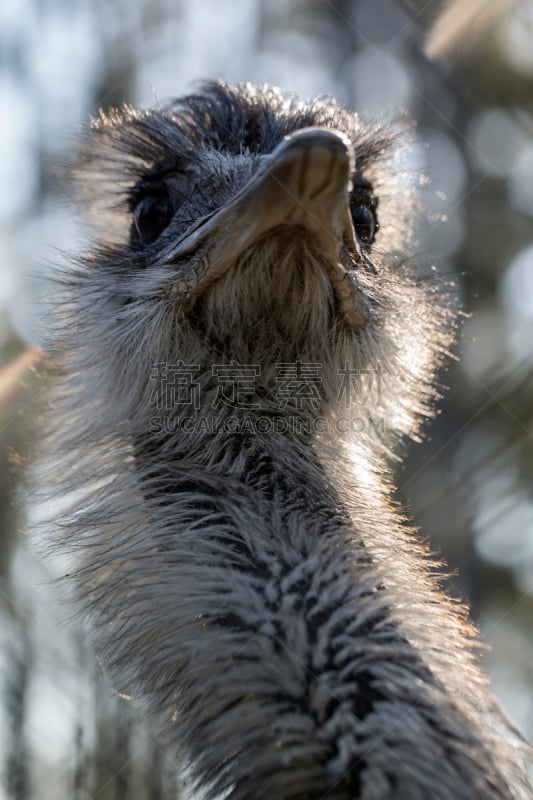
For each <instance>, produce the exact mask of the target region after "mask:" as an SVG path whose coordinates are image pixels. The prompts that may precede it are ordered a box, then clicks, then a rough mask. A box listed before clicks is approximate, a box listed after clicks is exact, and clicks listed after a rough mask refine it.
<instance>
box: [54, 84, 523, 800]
mask: <svg viewBox="0 0 533 800" xmlns="http://www.w3.org/2000/svg"><path fill="white" fill-rule="evenodd" d="M396 149H397V144H396V142H395V137H394V135H392V134H391V133H390V132H389V131H388V130H387V129H386V128H382V127H378V126H373V125H368V124H365V123H363V122H362V121H361V119H360V118H359V117H358V116H357V114H354V113H351V112H349V111H347V110H345V109H343V108H341V107H340V106H339V105H337V104H336V103H335V102H334V101H326V100H322V99H319V100H316V101H313V102H310V103H305V102H303V101H302V100H301V99H300V98H298V97H297V96H293V95H290V96H288V95H283V94H281V93H280V92H278V91H277V90H274V89H269V88H265V87H263V88H258V87H254V86H251V85H241V86H236V87H231V86H227V85H225V84H223V83H209V84H205V85H203V86H202V88H201V89H199V90H198V91H197V92H196V93H194V94H191V95H189V96H186V97H184V98H182V99H178V100H176V101H174V102H172V103H170V104H169V105H168V106H166V107H163V108H156V109H155V110H134V109H132V108H129V107H127V108H125V109H123V110H122V111H120V112H119V111H112V112H109V113H107V114H105V113H101V114H100V115H99V117H97V118H96V119H94V120H93V121H92V123H91V125H90V127H89V128H88V130H87V132H86V135H85V137H84V139H83V144H82V147H81V156H80V161H79V166H78V178H79V181H78V183H79V187H80V190H81V200H82V202H83V203H84V204H85V206H87V207H88V208H89V209H90V212H91V214H92V219H93V221H94V245H93V246H92V248H91V251H90V252H89V253H88V254H86V255H85V256H83V257H81V258H79V259H78V261H77V263H76V265H75V266H74V267H73V268H72V269H70V270H69V271H65V273H64V274H63V277H62V279H61V286H62V291H61V293H60V295H59V299H58V304H57V305H58V325H59V330H58V334H57V340H56V342H55V345H54V347H55V352H56V353H57V354H58V361H59V365H60V374H61V376H62V377H61V379H60V387H61V388H60V392H59V397H58V398H57V401H56V403H55V406H54V408H55V414H56V426H55V428H56V432H55V436H56V441H55V450H56V454H57V457H56V464H55V468H54V469H53V471H52V472H50V473H49V477H50V479H51V481H52V484H53V487H54V491H55V492H56V493H59V494H60V496H61V497H62V498H63V506H64V505H65V503H66V498H68V497H71V498H72V506H71V508H70V509H68V510H65V511H64V512H63V513H62V517H61V524H60V525H59V526H58V532H57V534H56V536H55V544H54V547H57V548H59V549H61V550H62V551H64V552H67V551H69V552H70V553H71V555H72V559H73V564H74V566H73V569H72V570H71V571H70V573H69V578H70V580H71V581H73V582H74V585H75V587H76V590H77V592H78V594H79V596H80V598H81V601H82V603H83V607H84V608H85V609H86V611H87V617H88V619H89V622H90V625H91V630H92V635H93V639H94V642H95V646H96V648H97V650H98V653H99V655H100V658H101V659H102V661H103V663H104V665H105V667H106V669H107V670H108V672H109V674H110V675H111V676H112V679H113V681H114V682H115V683H116V685H117V687H119V688H120V689H121V690H122V691H124V692H127V693H128V694H130V695H133V696H135V697H137V698H139V699H140V700H141V702H143V703H144V708H145V709H146V713H147V714H149V715H151V716H152V717H153V718H154V719H156V720H157V722H158V725H159V728H160V731H161V735H162V736H163V737H164V739H165V741H166V743H167V745H168V746H169V747H171V748H172V749H173V751H174V752H175V753H176V760H177V764H178V765H179V766H180V768H182V769H183V770H184V772H185V773H186V774H187V776H188V780H189V782H190V786H191V791H193V792H198V793H199V795H200V796H202V797H206V798H222V797H225V798H230V800H267V799H268V800H272V798H277V800H313V799H314V800H318V798H323V797H327V798H328V800H355V798H361V799H362V800H392V799H393V798H394V799H395V800H423V799H425V800H429V798H432V800H452V798H453V800H461V799H464V800H495V798H500V799H503V798H505V799H506V800H510V799H511V798H517V797H527V796H529V790H528V785H529V784H528V782H527V777H526V772H525V768H524V766H523V764H522V762H523V756H524V755H525V750H524V749H523V746H522V744H521V743H520V741H519V739H518V737H516V736H515V734H514V733H513V731H512V730H511V727H510V725H509V724H508V723H507V722H506V720H505V719H504V717H503V716H502V715H501V713H500V712H499V710H498V707H497V704H496V701H495V700H494V699H493V698H492V696H491V695H490V693H489V692H488V690H487V689H486V679H485V677H484V676H483V674H482V672H481V670H480V669H479V667H478V666H477V663H476V659H475V657H474V655H473V648H474V647H475V632H474V630H473V628H472V627H471V626H470V624H469V623H468V621H467V620H466V618H465V613H464V611H463V610H462V609H461V608H460V607H458V606H457V605H456V604H455V603H454V602H452V601H451V600H450V599H448V598H447V597H446V595H445V593H444V592H443V591H442V590H441V588H440V587H439V585H438V580H437V577H436V571H437V568H436V566H435V564H433V563H432V562H431V561H430V560H429V559H428V556H427V553H426V550H425V549H424V546H423V545H422V544H420V543H419V541H418V539H417V537H416V535H415V534H414V533H413V532H412V531H411V530H410V529H409V528H408V527H407V525H406V523H405V520H404V519H403V518H402V515H401V513H400V512H399V510H398V509H397V508H396V507H395V505H394V503H393V502H392V500H391V492H392V484H391V469H390V463H391V457H392V455H393V453H394V450H395V447H396V445H397V443H398V440H399V439H400V438H401V437H405V436H416V435H417V431H418V430H419V427H420V424H421V423H422V422H423V421H424V419H425V418H427V417H428V416H430V415H431V413H432V409H433V406H434V401H435V388H434V373H435V369H436V367H437V366H438V365H439V364H440V363H441V362H442V359H443V357H445V354H446V351H447V348H448V346H449V343H450V328H451V321H450V320H449V318H448V312H447V311H446V310H445V309H444V305H445V304H444V303H443V301H442V297H441V292H440V290H438V289H437V288H435V285H434V284H433V283H431V282H428V281H427V280H418V279H417V278H416V276H414V275H413V274H411V271H410V268H409V264H408V263H407V261H406V258H405V253H406V248H408V240H409V236H410V232H411V228H412V223H411V216H410V215H411V214H412V198H411V193H412V188H411V187H410V186H409V184H408V183H406V181H405V180H404V176H403V175H402V174H401V168H400V166H399V165H398V164H397V163H396V161H395V153H396Z"/></svg>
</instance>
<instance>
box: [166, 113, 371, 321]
mask: <svg viewBox="0 0 533 800" xmlns="http://www.w3.org/2000/svg"><path fill="white" fill-rule="evenodd" d="M350 153H351V148H350V143H349V140H348V139H347V138H346V137H345V136H344V135H343V134H341V133H339V132H337V131H333V130H329V129H325V128H305V129H303V130H300V131H297V132H295V133H293V134H291V135H290V136H287V137H286V138H285V139H284V140H283V141H282V142H281V144H279V145H278V147H276V149H275V150H274V151H273V153H272V155H271V156H270V157H269V158H268V160H267V161H266V162H265V163H264V164H263V165H262V166H261V168H260V169H259V170H258V171H257V172H256V173H255V175H254V176H253V177H252V178H251V179H250V181H249V182H248V183H247V184H246V186H245V187H244V188H243V189H242V190H241V191H240V192H239V193H238V194H237V195H236V196H235V197H234V199H233V200H232V201H231V202H230V203H228V204H227V205H226V206H224V207H223V208H221V209H219V210H218V211H215V212H214V213H213V214H211V215H209V216H208V217H204V218H202V219H201V220H199V221H198V223H197V224H196V226H195V227H194V228H193V229H192V230H191V229H189V230H188V231H187V233H186V234H185V235H184V236H183V237H182V238H180V239H179V240H178V241H176V242H175V243H174V244H173V245H171V247H170V248H169V249H168V251H167V253H166V254H165V262H166V263H168V264H169V265H176V264H177V263H178V262H179V261H180V260H181V259H182V258H187V257H190V256H191V255H192V254H193V253H197V254H198V255H199V256H200V257H201V263H202V265H204V266H205V269H203V270H202V274H201V275H199V274H198V273H197V274H196V275H195V284H194V288H193V287H190V288H191V289H192V293H193V294H197V293H198V292H199V291H201V290H202V289H203V288H205V286H206V285H208V284H209V283H212V282H213V281H214V280H216V279H217V278H219V277H220V276H221V275H222V274H224V272H226V270H227V269H228V268H230V267H231V265H232V264H234V263H235V262H236V260H237V259H238V258H239V256H240V255H241V254H242V253H243V252H244V251H245V250H247V249H248V248H250V247H251V246H253V245H254V244H256V243H257V242H258V241H259V240H260V239H262V238H263V237H265V236H266V235H268V234H270V233H272V232H273V231H274V230H276V229H279V228H287V227H289V228H291V227H294V228H298V229H299V230H300V231H303V232H304V235H305V234H306V235H308V237H309V239H310V241H312V242H313V244H314V247H315V248H316V249H317V251H318V252H319V254H320V255H321V257H322V258H323V260H324V261H325V262H326V263H327V264H328V266H329V272H330V276H331V279H332V282H333V284H334V288H335V290H336V293H337V295H338V299H339V300H340V301H341V304H342V305H344V303H347V302H348V301H349V302H351V304H352V306H353V295H352V292H351V291H349V289H348V287H347V286H346V281H344V280H343V278H345V277H346V270H345V268H344V267H343V266H342V264H341V251H342V250H343V249H347V250H348V251H351V252H359V246H358V244H357V243H356V238H355V234H354V229H353V225H352V221H351V214H350V209H349V191H350V188H351V174H352V172H353V160H352V157H351V154H350ZM343 284H344V286H343ZM348 294H349V295H350V297H348ZM346 310H348V309H346ZM352 312H353V308H352Z"/></svg>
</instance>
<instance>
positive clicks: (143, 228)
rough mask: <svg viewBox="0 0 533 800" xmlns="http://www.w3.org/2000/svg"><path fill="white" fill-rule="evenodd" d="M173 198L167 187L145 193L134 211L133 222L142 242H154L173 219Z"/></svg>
mask: <svg viewBox="0 0 533 800" xmlns="http://www.w3.org/2000/svg"><path fill="white" fill-rule="evenodd" d="M173 213H174V207H173V204H172V198H171V197H170V194H169V193H168V191H167V190H166V189H165V188H163V187H162V188H160V189H158V190H157V191H153V192H151V193H150V194H145V195H144V196H143V197H141V199H140V200H139V202H138V203H137V205H136V206H135V209H134V211H133V224H134V226H135V230H136V232H137V235H138V237H139V239H140V240H141V242H142V243H143V244H152V242H155V240H156V239H158V238H159V237H160V236H161V234H162V233H163V231H164V230H165V228H166V227H167V226H168V223H169V222H170V220H171V219H172V215H173Z"/></svg>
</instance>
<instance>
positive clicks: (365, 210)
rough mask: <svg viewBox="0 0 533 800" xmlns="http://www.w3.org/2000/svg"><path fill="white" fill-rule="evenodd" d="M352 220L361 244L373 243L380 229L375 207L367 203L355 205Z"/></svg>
mask: <svg viewBox="0 0 533 800" xmlns="http://www.w3.org/2000/svg"><path fill="white" fill-rule="evenodd" d="M352 221H353V226H354V229H355V234H356V236H357V238H358V239H359V241H360V242H361V244H366V245H370V244H372V242H373V241H374V239H375V238H376V233H377V232H378V229H379V223H378V221H377V218H376V214H375V212H374V211H373V209H372V208H370V206H368V205H366V204H359V205H353V206H352Z"/></svg>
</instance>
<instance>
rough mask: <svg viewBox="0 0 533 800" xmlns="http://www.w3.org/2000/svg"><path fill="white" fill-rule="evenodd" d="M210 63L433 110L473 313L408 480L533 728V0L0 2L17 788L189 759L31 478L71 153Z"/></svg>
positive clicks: (159, 792)
mask: <svg viewBox="0 0 533 800" xmlns="http://www.w3.org/2000/svg"><path fill="white" fill-rule="evenodd" d="M208 77H222V78H224V79H226V80H227V81H230V82H233V81H253V82H268V83H271V84H276V85H278V86H280V87H281V88H282V89H287V90H296V91H298V92H300V93H302V94H303V95H304V96H305V97H311V96H314V95H317V94H329V95H334V96H335V97H336V98H337V99H338V100H339V101H340V102H341V103H343V104H346V105H348V106H352V107H354V108H356V109H357V110H358V111H359V112H360V113H361V114H362V115H363V116H364V117H367V118H376V117H378V118H383V117H390V118H391V119H393V120H394V119H398V118H403V119H405V118H406V117H405V112H407V118H408V119H413V120H415V122H416V127H415V128H414V129H413V136H412V139H413V146H412V148H411V153H410V156H409V157H410V160H411V166H412V167H414V168H415V169H417V170H419V171H420V172H421V173H422V174H423V175H425V176H427V178H428V180H427V181H425V182H424V183H425V186H424V188H423V204H424V205H425V207H426V208H427V209H428V210H429V212H430V213H429V215H427V216H426V217H425V218H422V219H421V220H420V221H419V222H418V223H417V224H418V228H419V230H418V245H417V251H416V253H413V258H414V259H415V261H416V263H419V264H421V265H428V264H431V265H434V266H435V267H436V269H437V271H438V272H439V273H440V274H441V275H442V276H444V278H445V280H446V282H447V285H448V287H449V290H450V292H451V294H452V296H453V302H454V303H455V304H456V306H457V308H458V310H459V311H460V313H461V318H462V325H461V330H460V334H459V342H458V345H457V348H456V355H457V356H458V360H457V361H454V362H452V364H451V366H450V368H449V370H448V371H447V372H446V374H444V375H443V377H442V380H443V383H444V384H445V385H446V386H447V387H448V391H447V392H446V394H445V397H444V399H443V400H442V401H441V402H440V411H441V413H440V415H439V416H438V417H437V419H436V421H435V422H434V423H433V424H432V425H431V426H430V428H429V430H428V438H427V440H426V441H425V442H424V443H423V444H422V445H411V446H409V447H408V448H407V450H406V460H405V462H404V464H403V465H402V466H401V468H399V475H398V485H399V487H400V488H399V493H398V499H399V501H400V502H401V503H402V504H405V505H408V506H409V507H410V509H411V513H412V516H413V517H414V520H415V524H416V525H417V526H420V527H421V528H422V530H423V532H424V535H425V536H427V537H428V538H429V539H430V541H431V544H432V546H433V548H435V549H436V550H437V551H439V552H441V553H442V554H444V556H445V558H446V559H447V560H448V562H449V563H450V565H451V566H452V568H453V569H454V570H455V574H454V576H453V577H452V578H451V579H450V584H449V588H450V591H452V592H453V593H454V594H457V595H459V596H461V597H464V598H466V599H468V601H469V602H470V603H471V606H472V616H473V618H474V620H475V622H476V624H477V625H478V626H479V628H480V629H481V632H482V636H483V639H484V640H485V641H486V642H488V643H489V644H490V645H491V648H490V649H488V650H487V652H486V653H485V654H484V656H483V658H484V662H485V665H486V668H487V670H488V672H489V674H490V677H491V681H492V686H493V689H494V691H495V693H496V694H497V696H498V697H499V699H500V701H501V703H502V705H503V706H504V708H505V709H506V711H507V713H508V714H509V715H510V717H511V718H512V719H513V721H514V722H515V723H516V724H517V725H518V726H519V727H520V728H521V730H522V731H523V732H524V733H525V734H526V735H527V736H529V737H532V736H533V641H532V636H531V633H532V629H533V492H532V485H533V481H532V479H533V440H532V434H533V404H532V401H533V380H532V379H533V0H516V1H515V2H513V1H512V0H492V2H486V1H485V2H483V0H471V2H469V3H465V2H460V1H459V2H450V3H443V2H437V1H436V0H434V1H433V2H431V1H429V2H428V0H420V1H419V2H418V0H413V1H412V2H407V1H406V2H399V1H398V2H396V1H395V0H292V2H291V1H287V0H195V2H194V3H193V2H187V1H186V0H106V2H104V0H17V1H16V2H15V0H4V2H3V3H2V4H1V5H0V352H1V360H2V365H3V366H2V369H1V370H0V447H1V451H0V504H1V505H0V776H1V777H0V798H9V800H25V799H26V798H34V797H37V796H38V797H39V798H42V799H43V800H47V799H48V798H54V799H55V798H74V800H85V799H86V798H93V797H98V798H99V800H108V799H109V800H111V799H112V798H116V799H117V800H118V799H119V798H126V797H127V798H128V800H144V798H151V800H157V798H162V799H165V800H166V798H171V797H175V792H176V786H175V779H174V776H173V771H172V763H173V759H172V758H170V757H169V756H168V754H165V752H163V751H162V750H161V749H160V748H159V747H158V746H157V744H156V743H155V742H154V737H153V733H152V732H151V731H150V730H149V729H147V727H146V725H145V724H144V723H143V722H142V720H141V718H140V717H139V715H138V714H137V713H136V712H135V710H134V709H132V707H131V704H128V703H127V702H126V701H125V700H124V699H123V698H121V697H120V696H118V695H117V694H116V692H114V691H113V689H112V687H111V686H110V685H109V683H108V681H107V680H106V678H105V675H102V673H101V670H99V668H98V666H97V665H95V664H94V661H93V659H92V657H91V656H90V654H89V653H88V651H87V650H86V647H85V645H84V643H83V640H82V636H81V632H80V631H79V629H78V628H79V625H78V623H77V622H76V621H75V620H72V621H71V622H68V621H67V622H65V620H64V618H63V617H64V613H65V612H64V608H61V606H60V604H58V603H57V601H56V600H55V599H54V591H53V575H52V574H51V573H49V572H47V570H48V569H50V567H48V566H43V564H41V563H38V562H37V561H36V560H35V559H34V558H32V557H31V556H30V555H29V553H28V549H27V547H26V546H25V539H24V534H23V530H24V527H25V526H27V525H28V524H30V525H31V520H32V514H33V513H34V510H33V509H32V508H31V506H30V504H29V503H28V502H27V501H26V494H27V488H26V486H25V484H24V482H23V477H24V468H25V465H26V463H27V462H28V461H31V454H32V447H33V445H34V443H35V442H36V441H38V439H39V423H38V421H37V415H36V414H35V413H34V410H35V408H36V406H37V405H38V403H39V401H40V400H41V399H42V398H43V397H46V392H47V388H48V386H49V381H50V380H51V378H50V377H46V374H45V371H44V372H43V370H39V369H37V371H36V370H35V367H36V366H37V367H39V364H38V361H39V357H38V355H37V354H36V351H35V350H34V349H33V348H34V347H35V346H36V345H39V343H40V342H42V340H43V336H42V331H43V328H44V326H45V325H46V317H47V308H46V302H45V299H44V298H45V297H46V293H47V291H48V290H49V287H47V284H46V276H47V275H48V274H49V273H50V270H51V269H53V265H54V264H57V263H58V261H59V260H61V259H62V258H63V256H62V255H61V253H62V251H65V250H70V251H72V250H73V251H75V250H76V249H78V248H79V247H80V246H81V243H82V240H83V228H82V226H81V224H80V220H79V219H78V217H77V214H76V211H75V209H73V208H72V207H71V206H70V205H69V202H68V199H67V200H66V199H65V194H64V186H63V185H62V180H61V178H60V175H61V170H60V165H61V163H62V162H63V161H65V159H66V158H68V155H69V153H70V152H71V149H72V145H73V141H74V138H75V134H76V131H77V129H78V128H79V126H80V124H81V122H82V121H84V120H85V119H86V118H87V116H88V115H89V114H90V113H91V112H94V111H95V110H96V109H97V108H99V107H100V106H102V107H104V108H105V107H109V106H119V105H121V104H122V103H124V102H128V103H133V104H135V105H153V104H154V103H157V102H164V101H165V100H167V99H169V98H171V97H173V96H176V95H179V94H182V93H183V92H185V91H187V90H189V89H191V87H192V86H193V85H194V84H193V82H194V81H196V80H198V79H200V78H208ZM43 278H44V279H45V280H43ZM32 365H33V366H32Z"/></svg>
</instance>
